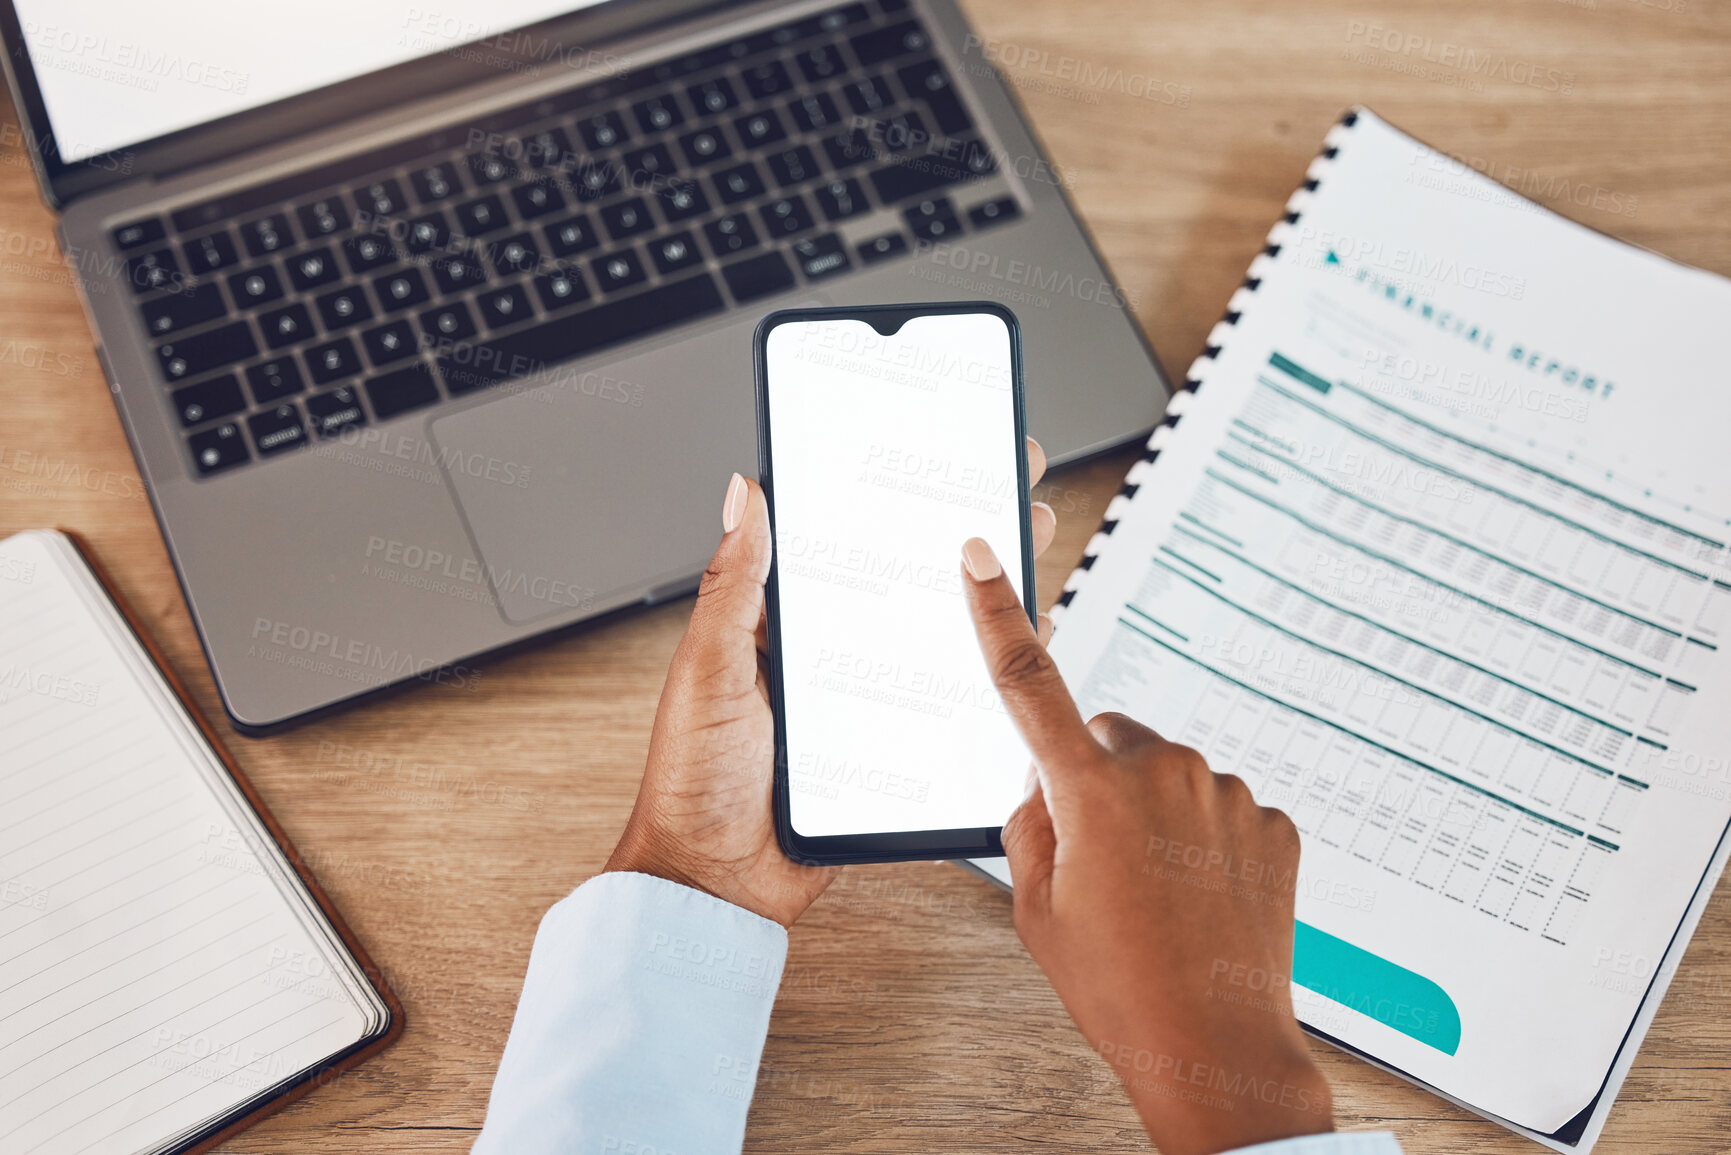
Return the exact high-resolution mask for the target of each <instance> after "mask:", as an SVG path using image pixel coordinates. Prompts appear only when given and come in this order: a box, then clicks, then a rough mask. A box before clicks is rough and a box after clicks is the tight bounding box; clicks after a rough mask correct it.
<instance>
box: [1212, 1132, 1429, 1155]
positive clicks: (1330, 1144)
mask: <svg viewBox="0 0 1731 1155" xmlns="http://www.w3.org/2000/svg"><path fill="white" fill-rule="evenodd" d="M1221 1155H1400V1144H1399V1143H1396V1142H1395V1141H1394V1135H1393V1134H1392V1133H1390V1132H1388V1131H1336V1132H1334V1133H1333V1134H1331V1135H1301V1136H1299V1137H1298V1138H1296V1139H1277V1140H1275V1141H1274V1142H1272V1143H1258V1144H1257V1145H1256V1146H1254V1147H1240V1148H1238V1149H1237V1150H1235V1151H1223V1152H1221Z"/></svg>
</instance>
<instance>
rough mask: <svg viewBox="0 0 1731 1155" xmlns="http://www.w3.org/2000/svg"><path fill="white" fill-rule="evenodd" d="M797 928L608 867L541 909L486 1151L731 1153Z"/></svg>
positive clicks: (491, 1110) (495, 1154) (483, 1142)
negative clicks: (791, 934) (792, 931)
mask: <svg viewBox="0 0 1731 1155" xmlns="http://www.w3.org/2000/svg"><path fill="white" fill-rule="evenodd" d="M786 959H787V931H786V930H784V929H782V927H781V926H780V925H779V924H777V923H774V922H771V921H770V920H769V919H766V918H760V917H759V916H757V915H755V914H752V913H750V912H749V911H746V910H742V909H741V908H739V907H737V906H734V905H732V904H731V903H726V902H723V901H721V900H720V899H718V898H714V897H711V896H710V895H707V894H704V893H702V892H700V891H696V890H692V889H691V888H690V887H685V886H680V885H679V884H678V883H674V882H668V881H667V880H666V879H662V878H652V877H650V876H649V875H646V874H627V873H622V872H614V873H608V874H598V875H596V876H595V877H594V878H591V879H590V880H589V881H588V882H585V883H584V884H583V885H582V886H579V887H578V888H577V889H576V890H575V891H573V892H572V893H571V895H570V896H569V897H567V898H566V899H564V900H563V901H561V902H559V903H558V904H556V905H555V906H554V907H553V908H552V909H551V910H549V911H548V912H547V914H546V915H545V917H543V918H542V919H541V928H540V930H539V931H537V932H536V935H535V946H534V949H533V951H532V952H531V953H530V956H529V973H528V975H527V977H526V978H525V979H524V980H523V993H522V996H521V997H520V998H519V999H518V1001H517V1015H516V1018H515V1019H514V1020H513V1021H512V1023H511V1036H510V1038H509V1039H508V1040H507V1041H506V1043H505V1054H504V1057H503V1058H502V1059H501V1060H500V1062H499V1073H498V1075H497V1076H495V1078H494V1080H493V1095H492V1098H491V1099H490V1100H489V1101H488V1103H487V1121H486V1124H485V1125H484V1126H483V1127H482V1129H481V1136H480V1138H479V1139H477V1140H476V1141H475V1146H474V1149H473V1150H474V1152H475V1155H505V1153H509V1155H536V1153H538V1152H554V1151H556V1152H560V1153H561V1155H590V1153H594V1155H736V1153H737V1152H738V1151H739V1149H740V1146H741V1144H742V1143H743V1142H744V1141H745V1115H746V1111H747V1110H748V1109H749V1108H750V1106H751V1094H752V1090H753V1087H754V1086H755V1084H756V1081H757V1063H758V1059H759V1058H760V1057H761V1056H762V1054H763V1041H764V1039H765V1037H766V1036H767V1035H768V1034H769V1011H770V1006H771V1004H772V1003H774V1001H775V992H776V988H777V987H778V986H779V985H780V983H781V970H782V965H783V963H784V962H785V961H786Z"/></svg>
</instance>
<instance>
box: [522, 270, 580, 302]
mask: <svg viewBox="0 0 1731 1155" xmlns="http://www.w3.org/2000/svg"><path fill="white" fill-rule="evenodd" d="M535 295H536V296H538V297H540V298H541V307H542V308H543V309H546V310H547V311H548V312H549V313H556V312H558V311H559V310H561V309H569V308H570V307H571V306H572V305H577V304H581V303H582V302H584V301H587V300H588V299H589V285H588V283H587V282H585V281H584V280H583V274H582V273H580V272H578V271H577V270H576V269H557V270H555V271H553V272H551V273H543V274H542V275H541V276H539V277H536V278H535Z"/></svg>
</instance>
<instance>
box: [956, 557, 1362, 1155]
mask: <svg viewBox="0 0 1731 1155" xmlns="http://www.w3.org/2000/svg"><path fill="white" fill-rule="evenodd" d="M963 558H964V559H965V565H966V569H967V571H968V574H969V580H968V581H966V582H965V583H964V585H965V587H966V592H967V598H968V606H969V608H970V610H971V611H972V613H973V617H974V625H975V628H976V630H977V631H978V633H979V636H980V645H981V648H982V649H983V650H984V652H985V656H986V666H987V668H988V669H989V670H990V671H991V674H992V679H993V682H994V683H995V684H996V686H997V688H998V692H999V694H1000V695H1001V696H1002V697H1003V700H1004V702H1005V704H1006V706H1007V707H1008V708H1009V710H1010V714H1011V716H1012V717H1013V718H1014V719H1015V720H1016V725H1017V727H1018V729H1020V731H1021V733H1022V737H1023V739H1024V740H1025V741H1026V742H1027V744H1028V749H1029V751H1030V752H1031V754H1032V755H1033V760H1034V768H1033V773H1032V775H1031V781H1030V793H1029V796H1028V799H1027V801H1026V802H1024V803H1023V804H1022V806H1021V807H1020V808H1019V809H1018V810H1017V811H1016V813H1015V814H1014V815H1013V816H1012V817H1011V818H1010V821H1009V822H1008V823H1006V824H1005V826H1004V850H1005V852H1006V854H1007V855H1008V857H1009V861H1010V876H1011V878H1012V880H1013V881H1014V883H1015V920H1016V933H1017V934H1019V935H1020V936H1021V938H1022V941H1023V943H1024V944H1026V946H1027V948H1028V953H1029V954H1031V955H1033V956H1034V960H1035V961H1036V962H1038V963H1039V964H1040V967H1041V969H1042V970H1044V971H1045V972H1046V977H1047V978H1048V979H1050V980H1051V982H1052V986H1053V988H1054V989H1056V990H1057V992H1058V997H1059V998H1060V999H1062V1000H1063V1002H1064V1007H1065V1009H1067V1010H1068V1011H1069V1012H1070V1016H1071V1018H1073V1019H1075V1020H1076V1025H1077V1026H1078V1027H1079V1028H1081V1031H1082V1034H1083V1036H1084V1037H1085V1038H1087V1040H1088V1042H1089V1043H1090V1044H1091V1045H1092V1046H1093V1047H1094V1049H1095V1050H1096V1051H1097V1052H1098V1053H1099V1054H1100V1055H1101V1057H1103V1058H1104V1059H1105V1060H1106V1061H1107V1063H1109V1064H1110V1065H1111V1066H1112V1068H1113V1069H1114V1070H1115V1071H1117V1072H1118V1075H1119V1077H1120V1079H1121V1080H1122V1081H1123V1083H1124V1086H1125V1089H1126V1090H1127V1091H1128V1092H1129V1094H1130V1098H1131V1100H1132V1101H1133V1102H1134V1103H1135V1104H1136V1109H1137V1112H1138V1113H1139V1114H1140V1115H1141V1117H1142V1123H1143V1126H1145V1127H1146V1128H1147V1130H1148V1134H1149V1136H1150V1137H1151V1138H1152V1139H1153V1140H1154V1142H1155V1144H1156V1145H1157V1146H1158V1147H1159V1148H1160V1150H1161V1151H1162V1152H1165V1153H1167V1155H1190V1153H1205V1152H1216V1151H1225V1150H1230V1149H1232V1148H1235V1147H1243V1146H1248V1145H1250V1144H1253V1143H1262V1142H1268V1141H1271V1140H1274V1139H1281V1138H1286V1137H1289V1136H1293V1135H1304V1134H1311V1133H1315V1132H1322V1131H1331V1130H1333V1119H1332V1099H1331V1097H1330V1093H1329V1088H1328V1082H1327V1080H1326V1079H1324V1078H1323V1076H1322V1073H1321V1071H1319V1070H1318V1069H1317V1067H1316V1064H1315V1063H1314V1062H1313V1061H1312V1059H1311V1057H1310V1052H1309V1048H1308V1046H1307V1044H1306V1043H1305V1041H1304V1036H1303V1034H1302V1033H1301V1032H1300V1031H1299V1029H1298V1022H1297V1020H1296V1019H1294V1018H1293V1015H1292V1005H1291V999H1290V996H1289V994H1288V985H1287V984H1288V976H1290V975H1291V973H1292V936H1293V900H1294V896H1295V893H1296V885H1295V881H1296V877H1297V871H1298V830H1297V828H1295V827H1294V826H1293V824H1292V821H1291V819H1289V818H1287V816H1286V815H1285V814H1283V813H1281V812H1280V811H1278V810H1272V809H1269V808H1267V807H1264V806H1258V805H1257V804H1256V802H1255V801H1254V800H1252V798H1251V796H1250V789H1249V787H1247V786H1246V785H1245V784H1244V782H1243V780H1242V779H1240V778H1237V777H1235V776H1232V775H1227V774H1216V773H1214V772H1213V771H1212V770H1210V769H1209V768H1208V764H1207V763H1206V762H1205V761H1204V760H1203V758H1202V756H1201V755H1200V754H1198V753H1197V752H1196V751H1194V750H1192V749H1190V748H1189V747H1186V746H1179V745H1177V744H1175V743H1172V742H1168V741H1166V740H1165V739H1164V738H1162V737H1160V735H1158V734H1156V733H1155V732H1154V731H1152V730H1150V729H1148V728H1147V727H1146V726H1143V725H1141V724H1139V723H1137V722H1135V721H1133V720H1131V719H1130V718H1127V717H1125V716H1124V715H1122V714H1100V715H1097V716H1096V717H1094V718H1093V719H1091V720H1090V721H1088V722H1086V723H1084V722H1083V721H1082V716H1081V713H1080V712H1079V711H1078V710H1077V708H1076V703H1075V701H1074V700H1073V699H1072V698H1071V697H1070V692H1069V690H1068V689H1066V688H1065V686H1064V681H1063V679H1062V678H1061V677H1060V676H1059V674H1058V669H1057V666H1056V665H1055V664H1054V663H1053V661H1052V659H1051V657H1050V656H1049V655H1048V654H1047V653H1046V647H1045V639H1044V638H1039V637H1036V636H1035V633H1034V631H1033V629H1031V628H1030V627H1029V625H1028V618H1027V615H1026V613H1024V612H1023V609H1022V604H1021V601H1020V599H1018V598H1017V596H1016V593H1015V591H1014V590H1013V589H1012V588H1011V586H1010V583H1009V582H1008V581H1006V580H1005V579H1004V577H1003V574H1002V567H1001V566H1000V565H999V563H998V561H997V559H996V558H995V557H993V556H992V552H991V549H990V547H989V546H987V545H986V543H985V542H983V541H980V540H979V539H975V540H973V541H970V542H968V543H967V545H966V546H964V548H963ZM1253 974H1260V975H1261V976H1263V981H1262V982H1260V983H1256V984H1252V983H1250V982H1248V981H1247V980H1246V977H1245V976H1249V975H1253ZM1271 976H1272V978H1271Z"/></svg>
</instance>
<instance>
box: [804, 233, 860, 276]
mask: <svg viewBox="0 0 1731 1155" xmlns="http://www.w3.org/2000/svg"><path fill="white" fill-rule="evenodd" d="M793 259H794V260H796V261H798V262H799V271H800V272H802V273H804V274H805V279H806V280H808V281H816V280H819V279H821V278H823V277H830V276H834V275H835V274H836V273H842V272H846V271H847V268H848V259H847V247H846V246H844V245H843V244H842V243H841V237H840V236H838V235H836V234H835V233H824V234H823V235H822V236H820V237H807V238H806V239H805V240H803V241H800V242H798V243H797V244H795V245H794V246H793Z"/></svg>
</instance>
